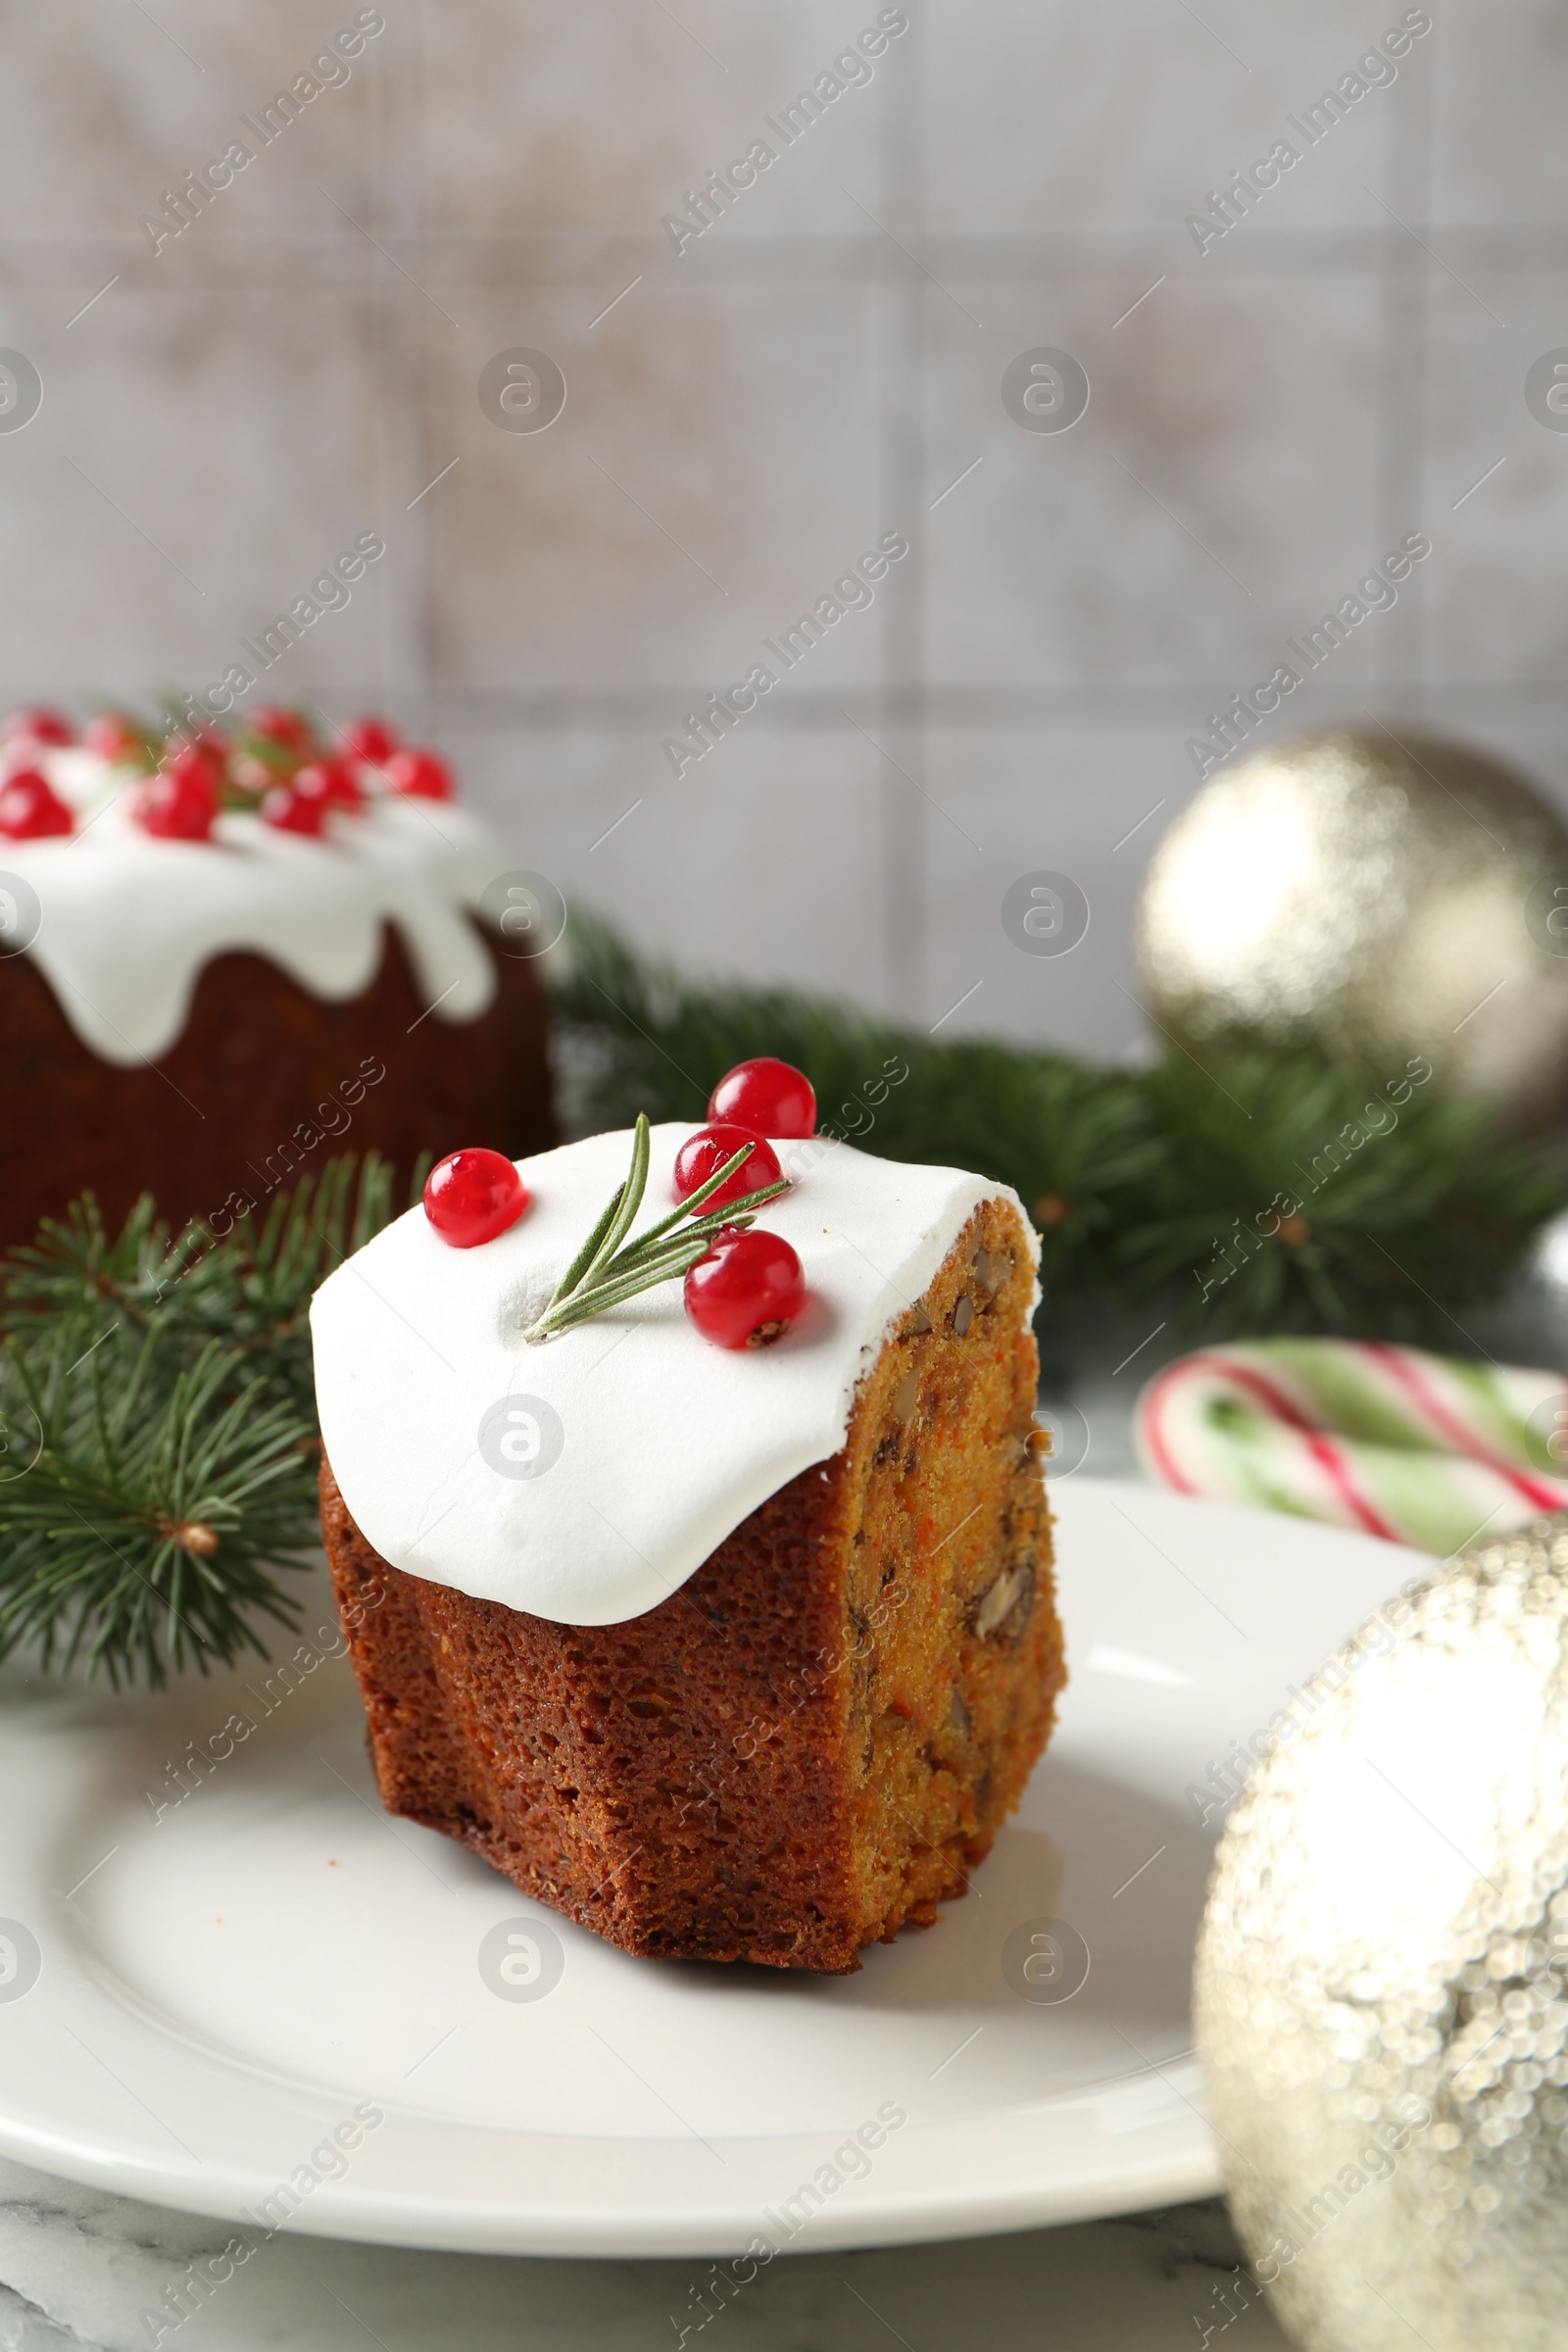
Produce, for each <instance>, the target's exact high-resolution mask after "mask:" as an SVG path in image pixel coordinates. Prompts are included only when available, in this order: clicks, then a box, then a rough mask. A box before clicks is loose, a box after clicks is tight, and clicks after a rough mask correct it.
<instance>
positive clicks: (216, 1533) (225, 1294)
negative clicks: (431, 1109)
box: [0, 1153, 393, 1687]
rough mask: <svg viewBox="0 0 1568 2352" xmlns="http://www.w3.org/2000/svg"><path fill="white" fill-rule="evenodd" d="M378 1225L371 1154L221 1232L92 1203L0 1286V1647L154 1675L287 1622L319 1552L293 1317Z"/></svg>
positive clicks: (219, 1655)
mask: <svg viewBox="0 0 1568 2352" xmlns="http://www.w3.org/2000/svg"><path fill="white" fill-rule="evenodd" d="M392 1213H393V1203H392V1183H391V1171H390V1169H389V1168H388V1167H387V1166H386V1164H385V1163H384V1162H383V1161H380V1160H379V1159H377V1158H376V1156H375V1155H374V1154H373V1153H371V1154H369V1155H368V1156H367V1158H366V1159H365V1160H364V1162H363V1163H362V1162H359V1161H357V1160H356V1159H355V1158H354V1157H353V1156H352V1155H346V1156H345V1157H343V1158H341V1159H337V1160H333V1161H331V1162H329V1163H328V1164H327V1166H326V1167H325V1169H324V1170H323V1171H322V1173H321V1175H320V1177H319V1179H313V1178H307V1179H306V1180H305V1181H304V1182H303V1183H301V1184H300V1185H299V1186H298V1187H297V1188H296V1189H295V1191H294V1192H293V1193H292V1195H289V1196H281V1195H280V1196H279V1197H278V1198H277V1199H276V1200H275V1201H273V1203H272V1205H271V1207H270V1210H269V1212H268V1214H267V1216H266V1218H265V1219H258V1218H251V1219H247V1220H245V1221H244V1222H242V1223H241V1224H239V1225H237V1226H236V1227H235V1229H234V1231H233V1232H232V1233H231V1234H230V1235H229V1236H228V1237H227V1238H226V1239H224V1240H222V1241H214V1240H213V1239H212V1237H211V1236H210V1235H209V1234H208V1233H207V1232H206V1231H205V1229H204V1228H202V1227H200V1226H191V1227H188V1228H187V1229H186V1230H185V1232H184V1233H182V1234H180V1235H178V1236H177V1237H172V1236H171V1234H170V1232H169V1230H168V1228H167V1227H166V1226H164V1225H162V1224H161V1223H160V1222H159V1221H158V1218H157V1215H156V1211H155V1208H154V1205H153V1202H152V1201H150V1200H146V1199H144V1200H142V1201H140V1202H138V1204H137V1206H136V1207H135V1208H134V1209H133V1210H132V1212H131V1215H130V1217H129V1218H128V1220H127V1221H126V1224H125V1226H124V1229H123V1232H121V1233H120V1234H118V1235H116V1236H111V1235H110V1234H109V1233H108V1232H107V1231H106V1229H105V1227H104V1223H103V1219H102V1218H101V1216H100V1215H99V1213H98V1208H97V1204H96V1202H95V1201H93V1200H92V1198H91V1196H90V1195H89V1196H86V1197H84V1198H83V1199H82V1200H80V1201H75V1202H73V1205H72V1207H71V1209H70V1210H69V1212H68V1213H67V1215H66V1216H65V1217H64V1218H63V1219H61V1220H59V1221H51V1222H47V1223H46V1224H45V1225H44V1227H43V1230H42V1232H41V1233H40V1235H39V1238H38V1241H37V1243H36V1244H35V1245H34V1247H32V1248H31V1249H27V1250H18V1251H15V1252H14V1253H13V1255H12V1258H11V1260H10V1262H9V1264H8V1266H7V1268H6V1271H5V1274H4V1277H3V1281H0V1656H5V1655H7V1654H8V1653H10V1652H11V1651H13V1650H33V1651H35V1652H36V1653H37V1655H38V1656H39V1657H40V1658H41V1660H42V1661H43V1663H44V1664H45V1665H46V1666H54V1667H57V1668H59V1669H60V1670H62V1671H65V1670H67V1669H70V1668H72V1667H79V1668H80V1669H82V1670H83V1671H84V1672H86V1673H87V1674H89V1675H91V1674H95V1673H98V1672H102V1673H103V1674H105V1675H106V1676H107V1677H108V1679H109V1680H110V1681H111V1682H112V1683H114V1684H115V1685H117V1686H118V1685H119V1684H121V1683H123V1682H134V1681H136V1680H138V1679H141V1680H144V1681H146V1682H147V1683H149V1684H150V1685H152V1686H154V1687H156V1686H158V1685H161V1684H162V1683H163V1682H164V1681H165V1679H166V1677H167V1675H168V1673H169V1671H170V1669H171V1668H172V1669H174V1670H175V1671H178V1670H179V1669H181V1668H184V1667H188V1666H191V1665H194V1666H196V1667H197V1668H198V1669H199V1670H200V1671H201V1672H203V1673H206V1672H207V1671H208V1670H209V1668H210V1666H211V1665H212V1664H213V1663H214V1662H221V1663H223V1664H230V1663H232V1661H233V1660H234V1659H235V1658H236V1657H237V1656H239V1655H240V1653H241V1652H242V1651H244V1650H247V1649H249V1650H254V1651H256V1652H258V1653H259V1654H261V1655H263V1656H265V1655H266V1654H267V1645H266V1642H265V1641H264V1639H263V1635H262V1631H261V1622H262V1621H265V1620H267V1619H271V1620H273V1621H274V1622H275V1623H277V1624H279V1625H282V1626H285V1627H287V1626H292V1625H294V1624H295V1623H297V1621H298V1616H299V1606H298V1603H297V1602H296V1601H295V1599H294V1598H293V1597H292V1596H291V1595H290V1594H289V1593H288V1592H287V1589H286V1584H285V1583H281V1582H279V1579H280V1578H286V1577H287V1576H288V1574H289V1573H290V1572H298V1571H299V1570H301V1569H303V1568H305V1567H307V1566H309V1564H310V1561H311V1557H312V1554H313V1552H314V1550H315V1547H316V1546H317V1545H318V1544H319V1541H320V1528H319V1516H318V1511H317V1503H316V1471H317V1463H318V1460H319V1442H318V1435H317V1426H316V1408H315V1400H314V1396H313V1390H312V1378H311V1355H310V1333H309V1324H308V1315H309V1310H310V1301H311V1295H312V1293H313V1292H314V1291H315V1289H316V1287H317V1285H318V1284H319V1282H321V1281H322V1280H323V1279H324V1277H325V1276H326V1275H327V1274H328V1273H329V1272H330V1271H331V1269H332V1267H333V1266H335V1265H337V1264H338V1263H339V1262H340V1261H341V1259H342V1258H343V1257H344V1256H345V1255H347V1254H348V1252H349V1251H350V1250H356V1249H358V1248H359V1247H360V1245H361V1244H362V1243H363V1242H366V1241H368V1239H369V1238H370V1236H371V1234H372V1233H375V1232H377V1231H379V1229H380V1228H381V1226H383V1225H384V1224H386V1223H387V1221H388V1219H389V1217H390V1216H391V1215H392Z"/></svg>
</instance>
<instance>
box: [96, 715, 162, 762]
mask: <svg viewBox="0 0 1568 2352" xmlns="http://www.w3.org/2000/svg"><path fill="white" fill-rule="evenodd" d="M81 740H82V743H83V745H84V746H85V747H86V749H87V750H88V751H89V752H96V754H97V755H98V758H99V759H100V760H109V761H110V762H111V763H112V764H113V765H114V766H116V767H132V766H140V765H141V763H142V761H143V760H145V759H146V757H147V738H146V737H145V735H143V733H142V731H141V729H140V727H138V726H137V725H135V724H134V722H133V721H132V720H130V719H128V718H126V717H125V716H124V715H123V712H122V711H101V712H100V713H99V715H98V716H97V717H96V718H89V719H88V721H87V724H86V727H85V729H84V730H83V732H82V738H81Z"/></svg>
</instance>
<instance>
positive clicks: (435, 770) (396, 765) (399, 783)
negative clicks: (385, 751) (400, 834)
mask: <svg viewBox="0 0 1568 2352" xmlns="http://www.w3.org/2000/svg"><path fill="white" fill-rule="evenodd" d="M386 780H387V782H388V783H389V784H390V785H391V787H392V789H393V791H394V792H402V793H407V794H408V795H409V796H410V797H411V798H412V799H414V800H417V801H450V800H451V798H452V770H451V768H450V767H448V765H447V763H446V761H445V760H443V759H442V758H441V756H440V754H439V753H437V752H417V751H409V752H394V753H393V755H392V757H391V759H390V760H388V761H387V763H386Z"/></svg>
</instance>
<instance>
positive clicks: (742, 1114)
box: [708, 1054, 816, 1136]
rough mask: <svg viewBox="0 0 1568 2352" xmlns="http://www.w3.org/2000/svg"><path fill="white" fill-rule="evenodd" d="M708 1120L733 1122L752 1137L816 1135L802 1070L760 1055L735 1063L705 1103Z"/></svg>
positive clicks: (811, 1094) (811, 1102)
mask: <svg viewBox="0 0 1568 2352" xmlns="http://www.w3.org/2000/svg"><path fill="white" fill-rule="evenodd" d="M708 1115H709V1117H710V1118H711V1119H733V1120H734V1121H735V1123H736V1125H737V1126H740V1127H750V1128H751V1130H752V1132H753V1134H754V1135H777V1136H797V1135H814V1134H815V1133H816V1096H815V1094H814V1092H813V1091H812V1087H811V1081H810V1080H809V1078H808V1077H807V1075H806V1073H805V1071H804V1070H797V1069H796V1068H794V1067H793V1065H792V1064H791V1063H789V1062H787V1061H774V1060H772V1059H771V1058H770V1057H769V1056H768V1055H766V1054H764V1055H763V1056H762V1057H761V1058H760V1060H758V1061H742V1062H737V1063H736V1065H735V1067H734V1069H732V1070H731V1071H729V1072H728V1074H727V1075H726V1076H725V1077H723V1078H721V1079H720V1080H719V1082H718V1084H717V1085H716V1086H715V1087H714V1089H713V1091H712V1093H711V1096H710V1097H709V1100H708Z"/></svg>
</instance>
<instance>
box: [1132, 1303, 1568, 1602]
mask: <svg viewBox="0 0 1568 2352" xmlns="http://www.w3.org/2000/svg"><path fill="white" fill-rule="evenodd" d="M1133 1443H1134V1446H1135V1448H1136V1450H1137V1453H1138V1457H1139V1459H1140V1461H1141V1462H1142V1463H1143V1465H1144V1467H1145V1469H1146V1470H1148V1471H1149V1472H1150V1474H1151V1475H1152V1477H1154V1478H1157V1479H1159V1480H1161V1481H1162V1482H1163V1483H1164V1484H1165V1485H1166V1486H1169V1487H1174V1488H1175V1489H1176V1491H1177V1492H1178V1494H1182V1495H1211V1496H1214V1497H1216V1498H1218V1499H1220V1500H1222V1501H1227V1502H1249V1503H1254V1504H1261V1505H1262V1506H1263V1507H1264V1508H1266V1509H1269V1510H1277V1511H1290V1512H1294V1513H1295V1514H1296V1515H1297V1516H1298V1517H1299V1518H1306V1519H1326V1520H1329V1521H1331V1522H1332V1523H1333V1524H1334V1525H1335V1526H1338V1527H1350V1528H1356V1529H1358V1530H1360V1531H1361V1532H1362V1533H1363V1534H1365V1535H1371V1536H1382V1537H1384V1538H1386V1539H1387V1540H1388V1541H1389V1542H1390V1543H1396V1544H1414V1545H1415V1546H1416V1547H1417V1548H1418V1549H1420V1550H1422V1551H1432V1552H1437V1553H1439V1554H1440V1555H1446V1554H1447V1553H1449V1552H1453V1551H1459V1550H1462V1549H1463V1548H1464V1546H1465V1545H1466V1544H1471V1543H1473V1542H1474V1541H1475V1540H1476V1538H1477V1537H1478V1536H1479V1535H1481V1534H1483V1533H1485V1532H1489V1531H1493V1530H1495V1531H1496V1532H1498V1533H1501V1532H1503V1531H1505V1530H1507V1529H1509V1528H1514V1527H1522V1526H1523V1525H1525V1523H1526V1522H1527V1521H1529V1520H1531V1519H1535V1518H1538V1517H1539V1516H1540V1515H1541V1513H1542V1512H1543V1511H1554V1510H1560V1509H1562V1508H1563V1507H1564V1506H1565V1505H1568V1384H1565V1382H1564V1380H1563V1378H1562V1376H1561V1374H1559V1373H1555V1372H1535V1371H1523V1370H1520V1369H1517V1368H1516V1367H1514V1366H1512V1365H1497V1364H1479V1363H1472V1362H1469V1361H1467V1360H1466V1359H1465V1358H1463V1357H1459V1356H1446V1355H1430V1354H1428V1353H1427V1352H1426V1351H1425V1350H1424V1349H1422V1348H1395V1347H1390V1346H1387V1345H1385V1344H1383V1343H1382V1342H1378V1341H1373V1340H1253V1341H1250V1342H1248V1343H1247V1344H1245V1345H1240V1346H1236V1347H1228V1348H1201V1349H1200V1350H1199V1351H1198V1353H1197V1354H1195V1355H1187V1356H1183V1357H1182V1358H1181V1359H1180V1360H1179V1361H1178V1362H1176V1363H1174V1364H1170V1365H1167V1367H1166V1369H1165V1370H1164V1371H1163V1372H1157V1373H1156V1374H1155V1375H1154V1377H1153V1379H1152V1380H1151V1381H1150V1382H1149V1384H1148V1385H1147V1387H1146V1388H1145V1389H1144V1391H1143V1393H1142V1395H1141V1396H1140V1397H1139V1399H1138V1403H1137V1407H1136V1409H1135V1414H1134V1421H1133Z"/></svg>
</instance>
